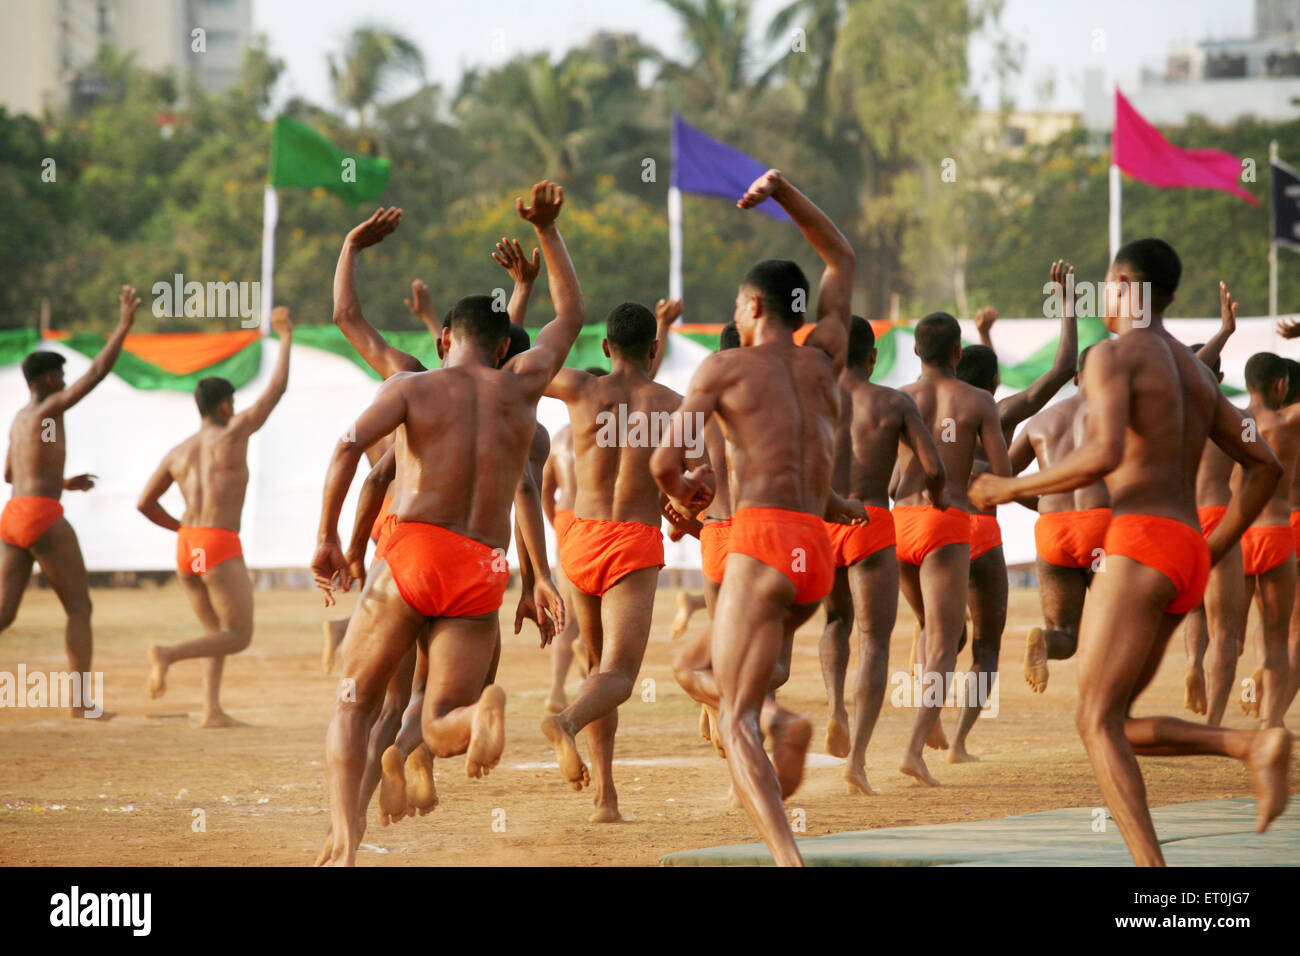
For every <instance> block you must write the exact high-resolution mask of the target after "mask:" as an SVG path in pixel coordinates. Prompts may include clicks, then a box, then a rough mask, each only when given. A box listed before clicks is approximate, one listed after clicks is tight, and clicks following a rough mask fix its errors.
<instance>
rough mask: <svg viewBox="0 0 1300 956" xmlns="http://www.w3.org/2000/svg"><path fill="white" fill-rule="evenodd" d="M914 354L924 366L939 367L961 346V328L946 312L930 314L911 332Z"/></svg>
mask: <svg viewBox="0 0 1300 956" xmlns="http://www.w3.org/2000/svg"><path fill="white" fill-rule="evenodd" d="M912 338H913V341H915V343H916V354H917V356H919V357H920V359H921V361H922V362H924V363H925V364H926V365H941V364H943V363H945V362H947V361H948V357H949V356H951V355H952V353H953V351H954V350H955V349H956V348H957V347H958V346H960V345H961V326H960V325H958V324H957V320H956V319H954V318H953V317H952V316H951V315H949V314H948V313H947V312H931V313H930V314H929V315H927V316H926V317H925V318H924V319H922V320H921V321H920V322H918V323H916V328H915V329H913V330H912Z"/></svg>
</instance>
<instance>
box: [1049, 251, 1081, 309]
mask: <svg viewBox="0 0 1300 956" xmlns="http://www.w3.org/2000/svg"><path fill="white" fill-rule="evenodd" d="M1050 274H1051V279H1052V282H1054V283H1056V285H1057V287H1058V288H1059V289H1060V290H1061V310H1062V311H1061V314H1062V315H1065V316H1071V315H1074V303H1075V300H1076V299H1077V298H1078V297H1079V290H1078V289H1076V288H1075V287H1074V266H1072V265H1070V264H1069V263H1068V262H1066V261H1065V260H1064V259H1057V260H1056V261H1055V262H1053V263H1052V268H1051V272H1050ZM1071 293H1073V295H1071Z"/></svg>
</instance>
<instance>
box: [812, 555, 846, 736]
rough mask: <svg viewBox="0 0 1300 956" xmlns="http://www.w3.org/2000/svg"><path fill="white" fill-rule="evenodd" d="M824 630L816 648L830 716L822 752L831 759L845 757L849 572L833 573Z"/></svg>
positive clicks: (838, 570) (839, 570)
mask: <svg viewBox="0 0 1300 956" xmlns="http://www.w3.org/2000/svg"><path fill="white" fill-rule="evenodd" d="M825 606H826V626H825V628H823V630H822V640H821V644H820V646H819V648H818V650H819V653H820V657H821V664H822V680H823V681H825V682H826V698H827V701H828V703H829V705H830V706H829V710H830V715H829V717H828V718H827V721H826V752H827V753H828V754H830V755H831V756H832V757H847V756H848V755H849V712H848V709H847V708H846V707H845V706H844V675H845V672H846V671H848V668H849V637H850V635H852V633H853V594H852V592H851V591H850V590H849V569H848V568H836V569H835V586H834V587H832V588H831V593H830V594H829V595H827V597H826V605H825Z"/></svg>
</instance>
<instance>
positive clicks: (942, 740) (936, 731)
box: [925, 720, 948, 750]
mask: <svg viewBox="0 0 1300 956" xmlns="http://www.w3.org/2000/svg"><path fill="white" fill-rule="evenodd" d="M925 745H926V746H927V747H929V748H931V749H932V750H947V749H948V735H947V734H945V733H944V732H943V721H942V720H936V721H935V722H934V726H933V727H931V728H930V735H929V736H928V737H926V738H925Z"/></svg>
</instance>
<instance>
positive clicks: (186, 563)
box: [176, 525, 244, 577]
mask: <svg viewBox="0 0 1300 956" xmlns="http://www.w3.org/2000/svg"><path fill="white" fill-rule="evenodd" d="M243 553H244V549H243V547H242V546H241V545H240V543H239V534H238V532H235V531H229V530H227V529H225V528H192V527H188V526H186V525H181V527H180V530H179V531H177V532H176V570H177V571H178V572H180V573H181V574H184V575H187V576H189V577H193V576H194V575H198V574H204V573H205V572H207V571H211V570H212V569H213V568H215V567H216V566H217V565H218V564H224V563H225V562H227V561H229V560H230V559H231V558H238V557H240V556H241V555H243Z"/></svg>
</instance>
